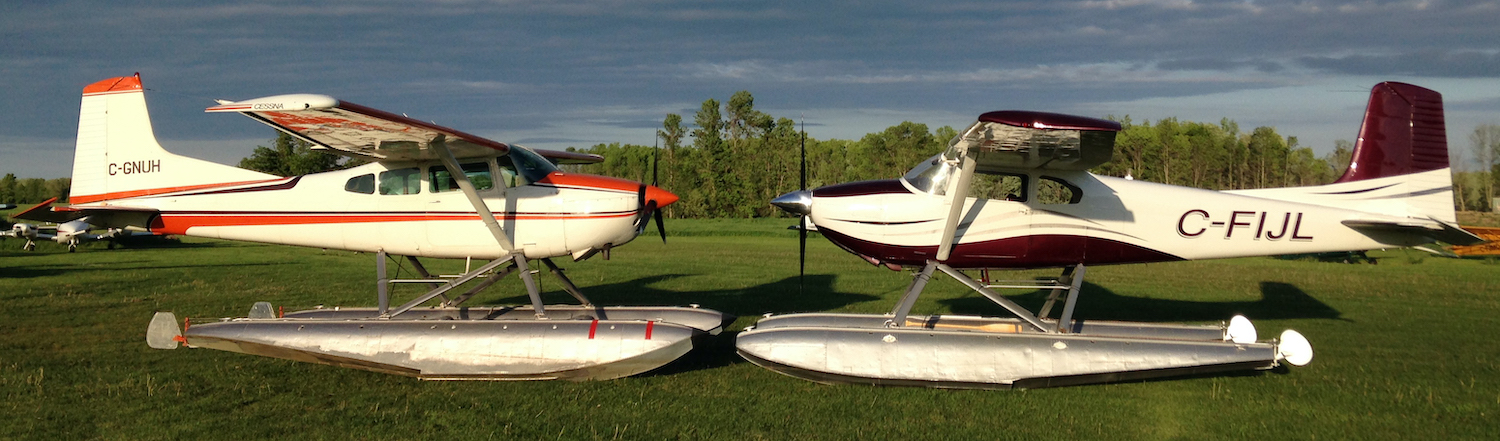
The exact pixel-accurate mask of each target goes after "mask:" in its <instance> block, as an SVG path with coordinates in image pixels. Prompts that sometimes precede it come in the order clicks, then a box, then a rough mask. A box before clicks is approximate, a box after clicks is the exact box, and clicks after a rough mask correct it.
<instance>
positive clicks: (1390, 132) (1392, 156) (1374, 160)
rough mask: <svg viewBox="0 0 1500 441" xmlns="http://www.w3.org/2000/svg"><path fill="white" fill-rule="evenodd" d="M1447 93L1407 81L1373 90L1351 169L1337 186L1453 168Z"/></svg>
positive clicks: (1388, 83)
mask: <svg viewBox="0 0 1500 441" xmlns="http://www.w3.org/2000/svg"><path fill="white" fill-rule="evenodd" d="M1447 133H1448V132H1447V129H1446V128H1445V127H1444V124H1443V95H1442V94H1439V93H1437V92H1436V91H1433V90H1431V89H1426V88H1423V87H1419V86H1414V85H1411V84H1406V83H1395V82H1385V83H1380V84H1376V85H1375V88H1374V89H1372V90H1370V104H1369V105H1368V106H1366V107H1365V121H1364V124H1363V125H1361V126H1360V128H1359V141H1358V142H1355V144H1354V158H1353V160H1351V161H1350V163H1349V169H1348V170H1345V171H1344V175H1343V176H1342V177H1340V178H1339V179H1338V181H1335V182H1353V181H1361V180H1366V179H1375V178H1383V177H1390V176H1401V175H1409V174H1413V173H1418V172H1424V171H1430V170H1441V169H1446V168H1448V134H1447Z"/></svg>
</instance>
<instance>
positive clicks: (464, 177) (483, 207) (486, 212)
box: [427, 134, 547, 318]
mask: <svg viewBox="0 0 1500 441" xmlns="http://www.w3.org/2000/svg"><path fill="white" fill-rule="evenodd" d="M427 147H428V148H431V149H432V151H434V152H436V153H437V155H438V159H441V160H442V161H443V166H444V167H447V168H448V174H449V175H450V176H453V180H454V181H456V182H458V188H459V189H461V190H463V192H464V196H467V197H468V198H469V203H470V204H473V205H474V211H475V212H477V213H479V220H481V221H483V222H484V226H485V227H488V228H489V230H490V235H493V236H495V242H497V243H499V244H500V248H501V249H503V250H505V251H507V252H509V253H510V254H511V257H514V258H515V259H514V260H515V264H516V270H517V272H518V273H520V276H521V281H522V282H525V283H526V294H527V295H528V296H530V297H531V307H532V308H534V309H535V311H536V316H537V317H539V318H541V317H546V316H547V313H546V312H545V311H543V309H542V294H541V290H540V289H539V288H538V287H537V284H536V279H534V278H532V277H531V269H530V268H527V267H526V252H525V250H519V249H516V248H515V244H513V243H511V241H510V238H509V237H507V236H506V235H505V229H504V228H501V227H500V222H498V221H496V220H495V214H494V213H493V212H491V211H490V207H489V205H487V204H485V203H484V199H483V198H481V197H479V191H478V190H475V189H474V184H473V183H471V182H469V175H468V174H466V173H464V170H463V167H459V166H458V159H456V158H454V157H453V152H451V151H448V144H447V140H446V139H445V137H444V136H443V135H441V134H439V135H438V136H437V137H435V138H433V139H432V141H428V143H427ZM499 187H500V197H502V198H504V197H505V189H504V186H499ZM498 261H499V260H497V262H498Z"/></svg>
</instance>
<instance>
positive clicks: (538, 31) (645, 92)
mask: <svg viewBox="0 0 1500 441" xmlns="http://www.w3.org/2000/svg"><path fill="white" fill-rule="evenodd" d="M138 3H139V4H138ZM225 3H228V2H203V1H196V0H195V1H158V2H133V1H119V0H111V1H88V0H83V1H55V2H54V1H41V2H4V3H3V4H0V82H3V84H4V87H0V116H3V117H0V173H15V174H16V175H18V176H20V177H41V178H55V177H64V176H68V175H69V173H70V170H71V163H72V150H73V142H74V136H75V134H76V130H77V115H78V113H77V112H78V100H79V92H80V91H81V90H82V88H83V87H84V86H85V85H87V84H89V83H92V82H94V81H98V80H101V79H104V78H109V77H115V76H124V75H130V74H133V73H135V72H140V74H141V78H142V79H143V82H144V83H145V86H146V88H147V89H150V90H151V92H148V94H147V101H148V103H149V104H150V107H151V112H152V117H153V120H154V123H155V127H156V133H157V136H158V138H160V140H161V143H162V144H163V145H164V146H165V147H166V148H167V149H168V150H171V151H174V152H178V153H182V154H187V155H190V156H197V157H202V158H206V159H211V160H215V161H219V162H226V163H233V162H235V161H237V160H238V159H239V158H242V157H244V156H247V155H249V153H250V151H251V150H252V149H253V147H254V146H255V145H257V144H266V143H267V140H269V139H270V138H272V137H273V136H274V132H272V131H271V129H269V128H267V127H265V126H262V125H260V124H258V123H256V122H254V121H252V120H250V119H247V118H243V117H237V116H234V115H225V114H205V113H203V112H202V110H203V109H204V108H205V107H208V106H211V105H213V102H212V99H215V98H224V99H248V98H254V97H260V96H266V95H276V94H283V93H303V92H305V93H321V94H328V95H333V96H335V97H338V98H340V99H344V100H348V101H351V102H356V103H360V104H364V105H367V106H372V107H376V108H380V109H383V110H388V111H393V112H401V113H406V114H408V115H410V116H412V117H415V118H420V119H425V120H431V121H434V122H436V123H438V124H443V125H447V126H450V127H453V128H456V129H459V130H463V131H467V132H470V133H474V134H478V135H482V136H487V137H490V138H492V139H495V140H497V141H503V142H514V143H519V144H524V145H528V146H532V147H539V148H554V149H561V148H566V147H568V146H577V147H587V146H589V145H593V144H596V143H601V142H625V143H635V144H647V145H649V144H651V142H652V138H653V133H654V128H656V127H658V126H659V125H660V121H661V119H662V117H663V116H665V115H666V114H668V113H678V114H682V115H684V117H685V119H687V120H688V121H691V119H692V113H693V112H694V111H696V109H697V108H698V107H699V105H700V103H702V102H703V100H705V99H708V98H715V99H719V100H721V101H722V100H724V99H726V98H728V97H729V95H731V94H733V93H734V92H735V91H739V90H748V91H750V92H751V93H752V94H753V95H754V96H755V98H756V101H755V104H756V107H757V108H758V109H760V110H762V111H766V112H768V113H770V114H772V115H774V116H778V117H790V118H794V119H796V118H799V117H805V120H806V122H807V126H808V131H809V132H810V133H809V134H810V135H811V136H813V137H815V138H820V139H828V138H841V139H857V138H859V137H861V136H862V135H864V134H865V133H869V132H874V131H879V130H882V129H884V128H885V127H889V126H891V125H894V124H897V123H900V122H901V121H915V122H921V123H926V124H928V125H929V126H930V127H934V128H936V127H940V126H944V125H951V126H955V127H962V126H964V125H967V124H968V123H970V122H972V121H973V119H974V117H976V116H977V115H978V114H980V113H983V112H986V111H990V110H1001V109H1028V110H1043V111H1053V112H1063V113H1072V114H1079V115H1086V116H1094V117H1103V116H1106V115H1129V116H1131V117H1132V119H1134V120H1135V121H1141V120H1143V119H1144V120H1155V119H1157V118H1163V117H1172V116H1175V117H1178V118H1180V119H1184V120H1193V121H1213V122H1217V121H1218V120H1219V119H1220V118H1225V117H1227V118H1230V119H1233V120H1235V121H1236V122H1238V123H1239V125H1240V127H1241V128H1242V129H1244V130H1246V131H1248V130H1249V129H1251V128H1254V127H1256V126H1273V127H1276V128H1277V129H1278V130H1279V131H1280V132H1281V133H1282V134H1283V135H1293V136H1297V137H1298V138H1299V140H1300V141H1301V144H1302V145H1305V146H1311V147H1313V148H1314V149H1315V150H1316V151H1317V152H1318V153H1320V154H1322V153H1325V152H1327V151H1330V150H1332V146H1333V143H1334V141H1335V140H1337V139H1353V137H1354V135H1355V132H1356V130H1357V129H1358V123H1359V118H1360V115H1361V112H1362V111H1363V109H1364V104H1365V100H1366V98H1367V93H1368V91H1369V88H1370V86H1372V85H1373V84H1375V83H1376V82H1379V81H1385V80H1397V81H1405V82H1410V83H1414V84H1418V85H1422V86H1425V87H1429V88H1432V89H1435V90H1437V91H1439V92H1442V93H1443V95H1444V100H1445V102H1446V105H1447V112H1448V113H1447V115H1448V133H1449V140H1450V145H1451V147H1452V148H1453V149H1454V150H1467V149H1468V146H1469V142H1468V133H1469V132H1471V131H1473V128H1474V127H1475V126H1476V125H1478V124H1485V123H1500V28H1497V25H1496V24H1497V23H1500V3H1497V2H1495V1H1475V2H1457V1H1444V0H1430V1H1331V0H1327V1H1325V0H1307V1H1278V0H1270V1H1263V0H1254V1H1241V0H1233V1H1218V0H1208V1H1193V0H1102V1H1101V0H1091V1H1068V0H1037V1H1032V0H1027V1H996V0H984V1H974V2H965V1H955V2H941V1H938V2H934V1H878V0H877V1H850V2H823V1H816V0H800V1H705V0H689V1H677V0H660V1H591V0H576V1H569V0H561V1H559V0H548V1H538V2H512V1H465V0H448V1H371V0H361V1H346V2H345V1H333V2H323V3H321V4H316V5H310V4H308V3H311V2H305V1H272V0H261V1H257V2H254V3H253V4H244V5H234V4H225Z"/></svg>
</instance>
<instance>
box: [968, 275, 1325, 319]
mask: <svg viewBox="0 0 1500 441" xmlns="http://www.w3.org/2000/svg"><path fill="white" fill-rule="evenodd" d="M1080 291H1081V292H1080V293H1079V294H1078V296H1079V297H1078V303H1077V306H1076V308H1077V309H1076V310H1075V311H1074V313H1073V317H1074V318H1078V319H1083V320H1122V321H1133V322H1210V321H1222V320H1228V319H1229V318H1230V317H1233V316H1234V315H1235V314H1241V315H1244V316H1245V317H1246V318H1249V319H1251V320H1262V319H1264V320H1281V319H1341V317H1340V316H1341V315H1342V314H1341V313H1339V311H1338V310H1336V309H1333V307H1331V306H1328V304H1326V303H1323V302H1322V301H1320V300H1318V299H1316V298H1313V297H1312V296H1311V295H1308V294H1307V292H1305V291H1303V290H1302V289H1301V288H1298V287H1297V286H1296V285H1292V284H1289V283H1282V282H1270V281H1265V282H1260V294H1261V298H1260V299H1259V300H1254V301H1237V302H1203V301H1193V300H1177V299H1156V298H1150V297H1129V296H1123V295H1120V294H1117V293H1115V292H1114V291H1111V290H1109V289H1108V288H1105V287H1102V286H1099V285H1095V284H1092V283H1088V282H1084V283H1083V287H1082V288H1081V290H1080ZM1049 294H1050V291H1032V292H1029V293H1025V294H1021V295H1008V296H1006V297H1007V298H1009V299H1010V300H1012V301H1014V302H1016V303H1017V304H1020V305H1021V306H1023V307H1026V309H1027V310H1029V311H1031V312H1033V313H1035V312H1036V311H1037V310H1039V309H1041V307H1042V305H1043V304H1044V303H1046V301H1047V296H1048V295H1049ZM938 303H942V304H944V305H946V306H948V307H949V309H951V310H952V311H953V312H954V313H955V314H967V315H986V316H997V315H998V316H1006V315H1008V314H1007V313H1006V312H1005V310H1004V309H1001V308H1000V306H999V305H996V304H995V303H994V302H991V301H990V300H989V299H986V298H984V297H982V296H979V295H978V294H971V295H966V296H964V297H960V298H956V299H945V300H939V301H938ZM1060 314H1062V302H1061V300H1059V301H1058V303H1057V304H1055V305H1053V307H1052V312H1051V314H1050V316H1051V317H1052V318H1057V316H1058V315H1060Z"/></svg>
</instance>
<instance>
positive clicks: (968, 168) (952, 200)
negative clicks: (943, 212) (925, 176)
mask: <svg viewBox="0 0 1500 441" xmlns="http://www.w3.org/2000/svg"><path fill="white" fill-rule="evenodd" d="M974 166H975V162H974V160H973V159H969V157H968V155H960V156H959V157H958V169H959V172H958V179H957V180H956V182H954V188H950V189H948V204H949V205H948V218H947V219H946V220H945V223H944V224H943V237H942V239H941V240H940V241H939V242H938V252H937V261H939V262H942V261H946V260H948V257H949V256H950V255H952V254H953V241H954V239H955V238H954V237H953V236H954V235H956V234H958V223H959V222H960V221H962V220H963V216H964V201H965V199H966V198H968V196H969V194H968V193H969V181H970V180H971V179H973V178H974Z"/></svg>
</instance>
